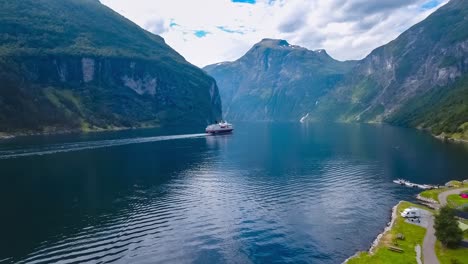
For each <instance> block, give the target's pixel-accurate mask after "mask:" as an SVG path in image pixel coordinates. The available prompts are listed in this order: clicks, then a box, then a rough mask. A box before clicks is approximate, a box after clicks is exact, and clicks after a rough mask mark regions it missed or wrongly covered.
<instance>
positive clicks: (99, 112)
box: [0, 0, 221, 134]
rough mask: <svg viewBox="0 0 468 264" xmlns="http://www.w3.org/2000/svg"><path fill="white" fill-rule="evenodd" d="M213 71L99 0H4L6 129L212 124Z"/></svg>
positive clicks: (1, 85) (0, 48) (1, 94)
mask: <svg viewBox="0 0 468 264" xmlns="http://www.w3.org/2000/svg"><path fill="white" fill-rule="evenodd" d="M220 118H221V100H220V97H219V92H218V88H217V85H216V82H215V80H214V79H213V78H212V77H210V76H208V75H207V74H206V73H205V72H204V71H202V70H201V69H199V68H197V67H195V66H193V65H191V64H190V63H188V62H187V61H186V60H185V59H184V58H183V57H182V56H180V55H179V54H178V53H177V52H175V51H174V50H173V49H172V48H170V47H169V46H168V45H167V44H166V43H165V42H164V40H163V39H162V38H161V37H159V36H157V35H154V34H151V33H149V32H147V31H145V30H143V29H141V28H140V27H138V26H137V25H135V24H134V23H132V22H130V21H129V20H127V19H125V18H124V17H122V16H120V15H119V14H117V13H116V12H114V11H112V10H111V9H109V8H107V7H106V6H104V5H102V4H101V3H100V2H99V1H97V0H21V1H9V0H0V132H2V133H6V134H15V133H36V132H63V131H80V130H100V129H113V128H130V127H145V126H159V125H176V124H182V123H183V124H189V125H193V126H202V125H203V126H204V125H205V124H207V123H210V122H212V121H213V120H216V119H220Z"/></svg>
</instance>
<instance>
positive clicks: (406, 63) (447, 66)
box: [205, 0, 468, 138]
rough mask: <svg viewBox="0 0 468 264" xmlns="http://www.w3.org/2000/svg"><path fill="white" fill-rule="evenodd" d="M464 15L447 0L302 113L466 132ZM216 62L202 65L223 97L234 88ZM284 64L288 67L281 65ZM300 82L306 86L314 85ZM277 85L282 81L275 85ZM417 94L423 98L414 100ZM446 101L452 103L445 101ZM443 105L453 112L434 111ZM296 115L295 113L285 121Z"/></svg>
mask: <svg viewBox="0 0 468 264" xmlns="http://www.w3.org/2000/svg"><path fill="white" fill-rule="evenodd" d="M467 21H468V1H467V0H451V1H450V2H449V3H447V4H446V5H444V6H442V7H441V8H439V9H438V10H437V11H435V12H434V13H433V14H431V15H430V16H429V17H428V18H426V19H425V20H423V21H421V22H420V23H418V24H416V25H414V26H412V27H411V28H410V29H408V30H407V31H405V32H403V33H402V34H401V35H400V36H398V37H397V38H396V39H395V40H393V41H391V42H389V43H388V44H385V45H383V46H380V47H378V48H376V49H374V50H373V51H372V52H371V53H370V54H369V55H368V56H366V57H365V58H364V59H362V60H359V61H351V62H350V63H353V65H352V69H350V70H348V71H347V72H345V74H344V75H343V76H342V77H341V78H340V79H339V80H338V81H337V82H335V83H334V85H333V87H328V88H327V89H325V90H324V93H322V94H319V95H318V96H317V97H316V98H314V101H313V102H314V103H315V104H311V103H310V102H309V103H306V104H307V107H306V108H304V109H303V110H302V112H304V116H305V114H306V113H307V114H308V115H307V118H306V119H308V120H309V121H320V120H326V121H339V122H371V123H372V122H378V123H390V124H394V125H400V126H408V127H417V128H421V129H428V130H430V131H431V132H432V133H434V134H436V135H443V136H449V137H455V138H468V129H467V128H468V125H466V123H467V122H468V109H467V108H468V107H466V106H467V105H468V100H467V99H468V96H467V95H466V94H467V91H468V87H467V82H466V81H463V79H464V77H465V76H466V75H467V74H468V58H467V57H468V56H467V55H466V54H468V22H467ZM278 41H279V40H277V42H278ZM285 43H287V41H285ZM256 45H258V44H256ZM256 45H254V47H253V48H252V49H254V48H255V46H256ZM245 56H246V55H244V56H243V57H241V58H240V59H239V60H238V62H239V61H242V60H243V59H244V57H245ZM278 63H279V62H278ZM301 63H302V62H301ZM259 64H261V63H259ZM303 65H304V66H306V67H307V68H306V69H303V70H304V71H313V70H316V69H317V68H320V67H324V66H326V63H323V64H322V65H321V66H316V67H315V68H313V67H309V66H308V65H307V64H303ZM256 66H257V67H258V65H251V67H250V68H252V69H255V67H256ZM224 67H225V66H224ZM219 68H222V67H221V66H219V67H216V66H210V67H208V68H205V70H207V71H208V73H210V74H211V75H212V76H213V77H215V79H216V80H217V81H218V83H219V84H220V92H221V95H222V98H223V100H226V99H225V97H226V96H228V97H229V96H230V95H229V94H227V95H226V93H225V91H224V90H226V89H227V90H233V88H232V87H228V88H226V87H225V81H224V79H225V78H226V76H224V75H220V74H219V72H218V71H219ZM284 70H287V69H285V68H281V71H284ZM231 71H233V73H231V74H232V75H239V74H240V73H239V72H236V69H234V68H232V69H231ZM243 73H244V74H249V72H246V71H244V72H243ZM279 73H280V71H279V70H278V71H277V72H276V75H275V74H272V75H271V76H270V77H271V78H273V79H275V78H277V76H279ZM310 82H311V81H310V80H309V83H310ZM303 85H304V87H303V88H304V89H308V90H310V89H313V87H310V85H309V87H307V86H308V84H303ZM243 86H244V87H248V86H249V85H248V84H243ZM281 88H285V87H279V88H278V89H281ZM455 94H456V95H455ZM420 97H421V98H423V99H424V100H420V101H418V98H420ZM449 97H450V98H449ZM463 98H464V99H463ZM305 100H309V99H305ZM460 100H462V101H461V102H459V101H460ZM448 102H450V104H452V105H456V107H453V108H450V107H447V106H446V105H447V104H448ZM255 103H258V102H255ZM414 105H419V107H417V108H415V107H413V106H414ZM443 105H445V106H443ZM245 109H248V107H247V108H245ZM406 109H414V111H407V110H406ZM441 109H445V110H444V111H443V113H451V114H450V115H449V114H443V113H442V114H441V113H438V112H437V111H442V110H441ZM239 111H243V109H239ZM435 116H437V117H438V118H435ZM297 120H298V119H297V116H295V117H294V118H290V120H288V121H297ZM303 121H304V120H303Z"/></svg>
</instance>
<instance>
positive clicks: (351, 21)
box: [101, 0, 446, 67]
mask: <svg viewBox="0 0 468 264" xmlns="http://www.w3.org/2000/svg"><path fill="white" fill-rule="evenodd" d="M101 2H102V3H103V4H106V5H108V6H109V7H111V8H112V9H114V10H115V11H117V12H119V13H120V14H122V15H124V16H125V17H127V18H129V19H130V20H132V21H134V22H135V23H137V24H138V25H140V26H141V27H143V28H145V29H147V30H149V31H151V32H153V33H155V34H158V35H160V36H162V37H163V38H164V39H165V40H166V42H167V43H168V44H169V45H170V46H171V47H173V48H174V49H175V50H177V51H178V52H179V53H180V54H182V55H183V56H184V57H185V58H186V59H187V60H188V61H189V62H191V63H193V64H195V65H197V66H200V67H202V66H205V65H208V64H212V63H217V62H222V61H230V60H235V59H238V58H239V57H240V56H242V55H243V54H245V52H246V51H247V50H248V49H250V47H252V46H253V45H254V44H255V43H257V42H259V41H260V40H261V39H263V38H279V39H286V40H287V41H288V42H290V43H291V44H295V45H300V46H303V47H306V48H308V49H312V50H315V49H325V50H327V52H328V53H329V54H330V55H331V56H333V57H334V58H336V59H339V60H348V59H361V58H363V57H364V56H366V55H367V54H369V53H370V52H371V51H372V50H373V49H374V48H376V47H378V46H381V45H383V44H385V43H387V42H389V41H391V40H393V39H395V38H396V37H397V36H398V35H399V34H401V33H402V32H403V31H404V30H406V29H408V28H409V27H411V26H412V25H414V24H416V23H417V22H419V21H421V20H423V19H424V18H426V17H427V16H428V15H430V14H431V13H432V12H434V11H435V10H436V9H437V8H439V7H440V6H442V5H443V4H445V3H446V1H444V0H379V1H375V0H367V1H366V0H327V1H323V0H197V1H187V0H132V1H129V0H101Z"/></svg>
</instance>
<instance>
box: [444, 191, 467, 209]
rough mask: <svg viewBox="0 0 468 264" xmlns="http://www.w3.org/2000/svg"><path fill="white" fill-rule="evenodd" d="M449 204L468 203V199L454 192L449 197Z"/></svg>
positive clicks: (451, 205)
mask: <svg viewBox="0 0 468 264" xmlns="http://www.w3.org/2000/svg"><path fill="white" fill-rule="evenodd" d="M447 204H448V205H450V207H459V206H463V205H468V199H464V198H461V196H460V195H458V194H452V195H449V196H448V197H447Z"/></svg>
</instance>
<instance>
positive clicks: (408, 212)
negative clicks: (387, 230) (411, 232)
mask: <svg viewBox="0 0 468 264" xmlns="http://www.w3.org/2000/svg"><path fill="white" fill-rule="evenodd" d="M401 216H402V217H404V218H419V217H421V212H420V211H419V209H418V208H414V207H410V208H406V209H405V210H404V211H403V212H402V213H401Z"/></svg>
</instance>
